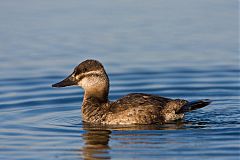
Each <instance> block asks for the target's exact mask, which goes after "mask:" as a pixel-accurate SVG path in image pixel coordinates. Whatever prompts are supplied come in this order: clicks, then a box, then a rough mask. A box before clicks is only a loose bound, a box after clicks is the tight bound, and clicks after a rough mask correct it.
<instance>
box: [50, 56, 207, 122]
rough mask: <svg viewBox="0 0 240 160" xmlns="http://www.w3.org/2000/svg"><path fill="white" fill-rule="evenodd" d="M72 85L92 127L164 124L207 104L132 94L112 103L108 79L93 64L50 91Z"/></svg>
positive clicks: (81, 66)
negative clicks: (79, 90)
mask: <svg viewBox="0 0 240 160" xmlns="http://www.w3.org/2000/svg"><path fill="white" fill-rule="evenodd" d="M72 85H77V86H80V87H82V88H83V89H84V98H83V103H82V119H83V121H84V122H88V123H95V124H124V125H126V124H163V123H166V122H169V121H173V120H178V119H182V118H183V116H184V113H185V112H189V111H192V110H195V109H198V108H202V107H204V106H206V105H208V104H210V100H208V99H204V100H198V101H195V102H188V101H187V100H183V99H170V98H165V97H160V96H157V95H151V94H143V93H131V94H128V95H126V96H124V97H122V98H120V99H118V100H116V101H114V102H111V101H109V99H108V93H109V78H108V75H107V73H106V72H105V69H104V67H103V65H102V64H101V63H100V62H99V61H96V60H86V61H84V62H82V63H80V64H79V65H78V66H76V67H75V69H74V71H73V73H72V74H71V75H70V76H68V77H67V78H66V79H64V80H63V81H61V82H59V83H56V84H53V85H52V87H66V86H72Z"/></svg>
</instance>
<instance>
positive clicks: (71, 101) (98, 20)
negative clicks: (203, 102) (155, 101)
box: [0, 0, 240, 160]
mask: <svg viewBox="0 0 240 160" xmlns="http://www.w3.org/2000/svg"><path fill="white" fill-rule="evenodd" d="M238 10H239V9H238V1H236V0H229V1H226V0H218V1H211V0H201V1H194V0H185V1H178V0H171V1H163V0H159V1H144V0H131V1H130V0H121V1H110V0H102V1H94V0H93V1H74V0H69V1H63V0H58V1H47V0H41V1H30V0H22V1H17V0H12V1H1V2H0V21H1V23H0V88H1V89H0V159H1V160H15V159H18V160H28V159H29V160H30V159H31V160H32V159H34V160H35V159H39V160H42V159H61V160H65V159H71V160H74V159H164V160H168V159H169V160H172V159H187V160H190V159H191V160H192V159H194V160H195V159H201V160H202V159H209V160H213V159H217V160H235V159H236V160H237V159H239V158H240V125H239V123H240V121H239V118H240V110H239V104H240V100H239V98H240V66H239V62H240V61H239V60H240V56H239V42H238V39H239V37H238V36H239V28H238V21H239V19H238ZM87 58H91V59H98V60H99V61H101V62H102V63H103V64H104V66H105V68H106V70H107V72H108V74H109V78H110V81H111V89H110V99H111V100H116V99H118V98H120V97H121V96H123V95H125V94H128V93H131V92H144V93H150V94H158V95H161V96H166V97H170V98H184V99H188V100H196V99H202V98H204V99H206V98H208V99H211V100H213V103H212V104H211V105H209V106H208V107H205V108H202V109H199V110H196V111H194V112H191V113H188V114H187V115H186V117H185V119H183V120H182V121H179V122H173V123H169V124H165V125H162V126H160V125H158V126H156V125H150V126H113V127H111V128H106V127H101V126H88V125H86V124H83V123H82V118H81V110H80V109H81V103H82V97H83V91H82V89H80V88H78V87H69V88H61V89H55V88H51V84H53V83H55V82H57V81H59V80H61V79H63V78H65V77H66V76H67V75H68V74H70V73H71V72H72V69H73V68H74V67H75V66H76V65H77V64H79V63H80V62H81V61H83V60H85V59H87Z"/></svg>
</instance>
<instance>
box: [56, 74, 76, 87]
mask: <svg viewBox="0 0 240 160" xmlns="http://www.w3.org/2000/svg"><path fill="white" fill-rule="evenodd" d="M73 85H77V82H76V80H75V78H73V77H72V76H71V75H70V76H69V77H67V78H66V79H64V80H62V81H61V82H58V83H55V84H53V85H52V87H66V86H73Z"/></svg>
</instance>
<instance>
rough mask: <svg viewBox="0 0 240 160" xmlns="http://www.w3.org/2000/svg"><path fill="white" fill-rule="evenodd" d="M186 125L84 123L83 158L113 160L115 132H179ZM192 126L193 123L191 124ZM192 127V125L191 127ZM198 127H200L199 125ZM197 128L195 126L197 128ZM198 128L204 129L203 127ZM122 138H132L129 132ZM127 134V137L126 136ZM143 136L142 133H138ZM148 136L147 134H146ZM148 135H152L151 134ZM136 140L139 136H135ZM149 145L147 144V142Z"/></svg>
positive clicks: (179, 123)
mask: <svg viewBox="0 0 240 160" xmlns="http://www.w3.org/2000/svg"><path fill="white" fill-rule="evenodd" d="M186 125H189V124H188V123H186V122H183V121H177V122H173V123H168V124H165V125H127V126H126V125H124V126H121V125H120V126H119V125H94V124H87V123H83V129H84V130H85V131H86V132H85V133H83V140H84V146H83V147H82V149H81V151H82V156H83V157H84V159H99V160H100V159H111V156H110V154H109V152H110V150H111V147H110V146H109V141H110V140H111V136H110V134H111V133H112V130H113V131H126V132H127V131H129V130H178V129H186ZM190 125H191V123H190ZM191 126H192V125H191ZM197 126H198V125H197ZM197 126H194V128H195V127H197ZM198 127H203V126H202V125H200V126H198ZM119 134H121V137H124V139H125V140H127V141H129V142H128V143H129V144H133V143H134V142H131V138H132V136H130V137H129V135H127V134H129V132H128V133H125V132H120V133H118V136H119ZM125 134H126V135H125ZM138 134H142V133H138ZM145 134H146V132H145ZM148 134H151V132H149V133H148ZM134 136H136V138H137V137H138V136H139V135H136V134H134ZM146 143H147V142H146Z"/></svg>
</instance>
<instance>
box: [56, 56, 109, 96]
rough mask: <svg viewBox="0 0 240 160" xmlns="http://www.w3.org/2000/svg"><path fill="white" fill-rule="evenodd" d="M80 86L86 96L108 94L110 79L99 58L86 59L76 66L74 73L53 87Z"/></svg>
mask: <svg viewBox="0 0 240 160" xmlns="http://www.w3.org/2000/svg"><path fill="white" fill-rule="evenodd" d="M73 85H75V86H80V87H82V88H83V89H84V91H85V95H84V97H85V98H86V96H88V97H89V96H95V97H105V98H107V96H108V90H109V79H108V76H107V74H106V72H105V69H104V67H103V65H102V64H101V63H100V62H99V61H97V60H86V61H83V62H82V63H80V64H79V65H78V66H76V67H75V69H74V71H73V73H72V74H70V75H69V76H68V77H67V78H65V79H64V80H62V81H60V82H58V83H56V84H53V85H52V87H66V86H73Z"/></svg>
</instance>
